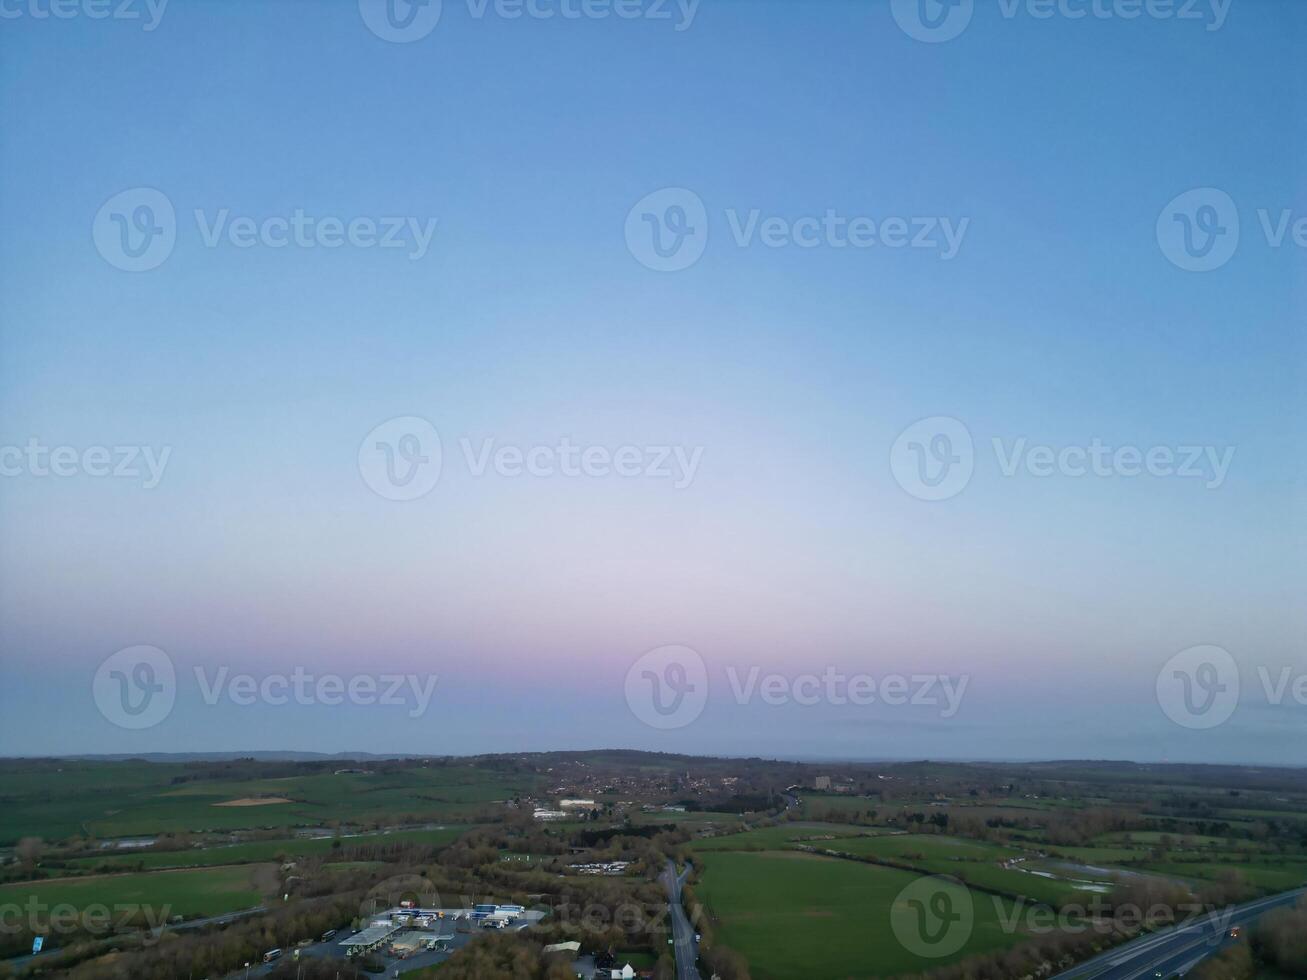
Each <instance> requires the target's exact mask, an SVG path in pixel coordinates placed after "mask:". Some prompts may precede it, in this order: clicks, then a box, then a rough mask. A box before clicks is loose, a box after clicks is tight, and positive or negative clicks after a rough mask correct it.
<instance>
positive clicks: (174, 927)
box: [3, 905, 268, 968]
mask: <svg viewBox="0 0 1307 980" xmlns="http://www.w3.org/2000/svg"><path fill="white" fill-rule="evenodd" d="M266 911H268V910H267V908H266V907H265V906H262V905H260V906H259V907H258V908H253V909H243V910H242V911H240V912H228V913H227V914H226V915H213V916H210V917H208V918H207V919H191V920H190V921H188V922H176V923H169V924H167V925H162V926H156V927H155V928H153V929H151V930H150V935H151V936H153V937H154V938H156V939H157V938H158V937H159V936H160V935H162V934H163V933H164V932H185V931H187V930H188V929H203V928H204V927H205V926H220V925H226V924H227V923H228V922H236V921H237V920H238V919H245V918H248V917H249V916H251V915H258V914H259V913H261V912H266ZM126 935H131V933H127V934H126ZM121 939H122V937H121V936H118V935H113V936H105V937H104V938H102V939H100V940H98V943H97V945H100V946H110V945H112V944H114V943H119V942H120V941H121ZM58 951H59V950H58V947H52V948H50V949H48V950H46V951H45V952H44V953H37V954H36V955H31V954H28V955H26V956H16V957H14V958H13V959H9V960H4V961H3V962H5V963H8V964H9V965H10V966H13V967H15V968H17V967H20V966H26V965H27V964H28V963H30V962H32V960H34V959H36V957H37V956H52V955H54V954H55V953H57V952H58Z"/></svg>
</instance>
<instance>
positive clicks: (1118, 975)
mask: <svg viewBox="0 0 1307 980" xmlns="http://www.w3.org/2000/svg"><path fill="white" fill-rule="evenodd" d="M1305 894H1307V889H1305V888H1297V889H1295V890H1293V891H1290V892H1283V893H1282V894H1279V895H1272V896H1271V897H1270V898H1262V899H1258V900H1257V901H1255V902H1247V903H1245V904H1244V905H1237V906H1235V907H1234V908H1232V909H1220V910H1218V911H1216V912H1213V913H1211V914H1209V915H1207V916H1204V917H1203V918H1202V919H1200V920H1199V921H1197V922H1195V923H1193V924H1191V925H1183V926H1178V927H1176V928H1173V929H1167V930H1165V931H1163V932H1156V933H1153V934H1152V935H1149V936H1144V937H1142V938H1140V939H1136V940H1133V941H1132V942H1129V943H1126V944H1125V945H1123V946H1118V947H1116V948H1115V949H1111V950H1108V951H1107V952H1106V953H1101V954H1099V955H1098V956H1095V957H1094V958H1093V959H1090V960H1086V961H1085V962H1083V963H1081V964H1080V965H1079V966H1074V967H1072V968H1071V969H1070V970H1067V971H1066V972H1065V973H1059V974H1058V975H1057V976H1056V977H1054V978H1053V980H1091V978H1092V980H1136V978H1139V977H1148V978H1152V977H1156V976H1159V975H1160V976H1162V977H1173V976H1184V975H1185V974H1186V973H1188V972H1189V971H1190V970H1192V969H1193V968H1194V967H1195V966H1197V965H1198V964H1199V963H1201V962H1202V961H1203V960H1205V959H1206V958H1207V957H1208V956H1211V955H1212V954H1213V953H1215V952H1217V951H1218V950H1220V949H1221V948H1222V947H1224V946H1228V945H1229V944H1230V943H1231V941H1232V940H1231V939H1230V938H1229V933H1230V928H1231V927H1232V926H1244V927H1247V926H1248V925H1249V924H1250V923H1252V922H1255V921H1256V920H1257V918H1258V917H1259V916H1261V915H1263V914H1264V913H1266V912H1269V911H1270V910H1271V909H1276V908H1282V907H1284V906H1286V905H1292V904H1293V903H1294V902H1296V901H1297V900H1298V899H1299V898H1301V897H1302V896H1303V895H1305Z"/></svg>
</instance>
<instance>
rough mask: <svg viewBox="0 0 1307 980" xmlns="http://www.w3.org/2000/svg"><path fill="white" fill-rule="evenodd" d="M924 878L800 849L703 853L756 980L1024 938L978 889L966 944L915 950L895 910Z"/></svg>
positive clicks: (730, 939) (713, 888)
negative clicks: (1005, 925)
mask: <svg viewBox="0 0 1307 980" xmlns="http://www.w3.org/2000/svg"><path fill="white" fill-rule="evenodd" d="M918 877H919V876H917V875H914V874H912V873H911V872H907V871H899V870H896V869H893V868H885V867H879V866H876V865H870V864H859V863H856V862H852V861H841V860H838V859H835V858H823V857H817V856H813V855H808V854H801V853H790V852H780V853H777V852H739V851H723V852H717V853H710V854H705V855H704V870H703V876H702V879H701V881H700V883H699V885H698V887H697V894H698V897H699V899H700V900H701V901H703V903H704V904H705V905H707V906H708V908H709V909H711V910H712V912H713V914H715V915H716V916H717V922H716V926H715V929H716V935H717V939H718V941H720V942H722V943H724V944H725V945H727V946H730V947H732V948H734V949H736V950H738V951H739V952H741V953H743V954H744V955H745V956H746V957H747V958H748V960H749V963H750V968H751V972H752V974H753V976H754V977H755V978H757V980H782V978H789V977H803V978H805V980H848V978H861V977H879V976H891V975H894V974H899V973H907V972H911V971H918V970H924V969H927V968H929V967H934V966H939V965H941V964H943V963H948V962H952V961H953V960H956V959H960V958H962V957H964V956H966V955H969V954H972V953H977V952H983V951H987V950H993V949H1001V948H1004V947H1006V946H1010V945H1012V944H1014V943H1016V942H1019V941H1020V940H1021V936H1020V934H1019V933H1007V932H1004V931H1003V929H1002V928H1001V927H1000V918H999V909H1000V907H1001V905H999V906H996V904H995V903H996V902H999V903H1001V900H998V899H991V898H990V897H989V896H976V897H975V900H974V902H973V903H972V906H971V907H972V908H974V911H975V924H974V928H973V929H972V932H971V935H970V938H969V940H968V941H967V942H966V944H965V945H964V946H963V947H962V949H960V950H959V951H958V952H957V953H955V954H953V955H951V956H946V957H940V958H937V959H923V958H922V957H920V956H918V955H916V954H914V953H912V952H910V951H909V950H907V949H906V948H904V947H903V945H902V944H900V943H899V941H898V940H897V938H896V936H895V934H894V931H893V928H892V926H891V910H892V908H893V906H894V902H895V900H896V898H897V897H898V896H899V893H900V892H901V891H902V890H903V888H905V887H906V886H907V885H909V884H910V883H911V882H913V881H914V880H916V879H917V878H918ZM957 893H958V896H960V897H959V898H958V899H956V900H955V901H959V902H960V901H966V900H968V898H969V897H968V896H966V890H965V889H962V888H958V889H957ZM873 963H874V964H875V965H874V967H873V965H872V964H873Z"/></svg>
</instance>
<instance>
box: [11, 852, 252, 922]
mask: <svg viewBox="0 0 1307 980" xmlns="http://www.w3.org/2000/svg"><path fill="white" fill-rule="evenodd" d="M269 870H275V866H271V865H245V866H241V867H236V868H208V869H204V870H187V871H165V872H154V873H148V872H147V873H145V874H126V875H105V876H95V877H86V878H63V879H58V880H54V881H38V882H30V881H29V882H20V883H18V884H13V885H5V886H2V887H0V905H3V904H8V903H17V904H19V905H23V906H26V905H27V904H28V903H29V901H30V900H31V899H33V898H34V899H35V900H36V901H37V902H38V903H40V904H41V905H42V906H45V907H46V908H47V909H48V908H50V907H53V906H60V905H69V906H72V907H73V908H75V909H79V910H81V909H86V908H87V907H88V906H108V907H110V908H111V909H114V908H121V907H123V906H134V905H141V906H146V907H148V908H149V909H151V910H152V914H154V913H157V914H158V916H159V917H160V918H162V919H163V920H165V921H166V920H167V919H169V918H171V917H172V916H175V915H180V916H184V917H191V916H210V915H222V914H223V913H226V912H236V911H239V910H241V909H247V908H252V907H254V906H256V905H260V904H262V902H263V895H262V894H261V892H260V890H259V888H258V886H257V884H256V879H257V878H258V877H259V875H260V872H261V871H262V872H265V873H266V872H267V871H269ZM273 880H275V879H273Z"/></svg>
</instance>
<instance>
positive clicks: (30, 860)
mask: <svg viewBox="0 0 1307 980" xmlns="http://www.w3.org/2000/svg"><path fill="white" fill-rule="evenodd" d="M44 853H45V841H43V840H41V838H39V837H24V838H23V839H22V840H20V841H19V842H18V845H17V846H16V847H15V848H14V857H15V858H16V859H17V860H18V863H19V864H21V865H22V866H23V868H24V869H25V870H27V871H32V870H35V868H36V866H37V865H38V864H40V863H41V855H42V854H44Z"/></svg>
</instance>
